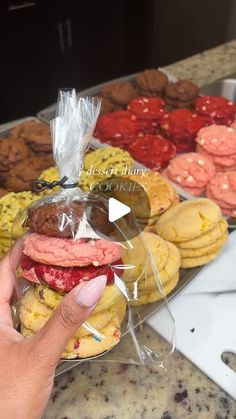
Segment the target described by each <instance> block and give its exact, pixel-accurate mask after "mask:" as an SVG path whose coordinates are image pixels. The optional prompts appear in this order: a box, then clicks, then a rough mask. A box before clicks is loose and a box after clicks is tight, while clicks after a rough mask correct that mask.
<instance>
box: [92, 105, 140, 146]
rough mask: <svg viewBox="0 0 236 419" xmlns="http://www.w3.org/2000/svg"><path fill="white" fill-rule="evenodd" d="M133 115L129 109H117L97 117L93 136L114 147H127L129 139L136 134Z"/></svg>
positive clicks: (136, 129) (136, 127)
mask: <svg viewBox="0 0 236 419" xmlns="http://www.w3.org/2000/svg"><path fill="white" fill-rule="evenodd" d="M135 119H136V118H135V117H134V116H133V115H132V113H131V112H129V111H117V112H112V113H108V114H106V115H101V116H100V117H99V118H98V122H97V125H96V129H95V133H94V137H96V138H98V139H99V140H100V141H102V142H105V143H107V144H111V145H113V146H115V147H121V148H124V149H127V148H128V145H129V143H130V141H131V140H132V139H133V137H135V136H136V135H138V132H139V130H138V126H137V124H136V123H135Z"/></svg>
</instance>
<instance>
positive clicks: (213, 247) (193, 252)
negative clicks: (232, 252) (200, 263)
mask: <svg viewBox="0 0 236 419" xmlns="http://www.w3.org/2000/svg"><path fill="white" fill-rule="evenodd" d="M227 238H228V234H227V233H225V234H224V235H223V236H222V237H221V238H220V239H218V240H216V241H215V243H212V244H210V245H209V246H205V247H199V248H198V249H179V250H180V254H181V257H182V258H193V257H199V256H207V255H210V254H211V253H215V252H217V251H218V250H220V248H221V247H222V246H223V245H224V243H225V242H226V240H227Z"/></svg>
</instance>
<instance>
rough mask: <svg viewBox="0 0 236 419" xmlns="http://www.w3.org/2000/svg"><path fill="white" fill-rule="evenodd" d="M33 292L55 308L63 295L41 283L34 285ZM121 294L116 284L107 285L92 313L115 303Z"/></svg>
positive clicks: (47, 304)
mask: <svg viewBox="0 0 236 419" xmlns="http://www.w3.org/2000/svg"><path fill="white" fill-rule="evenodd" d="M35 293H36V295H37V298H38V299H39V300H40V301H41V303H43V304H44V305H45V306H47V307H49V308H51V309H55V308H56V307H57V306H58V304H59V303H60V302H61V301H62V299H63V297H64V295H65V294H64V293H59V292H58V291H53V290H51V289H50V288H48V287H47V286H45V285H42V284H41V285H36V286H35ZM121 295H122V294H121V292H120V290H119V288H118V287H117V286H116V285H107V286H106V288H105V290H104V292H103V294H102V296H101V298H100V301H99V303H98V305H97V306H96V307H95V309H94V311H93V313H99V312H101V311H105V310H107V309H109V308H110V307H111V306H112V305H113V304H115V303H116V301H117V300H118V299H119V297H120V296H121Z"/></svg>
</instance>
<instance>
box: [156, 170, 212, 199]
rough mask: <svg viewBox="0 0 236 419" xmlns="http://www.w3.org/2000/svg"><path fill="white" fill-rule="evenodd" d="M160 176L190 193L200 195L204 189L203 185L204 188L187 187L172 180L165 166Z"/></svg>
mask: <svg viewBox="0 0 236 419" xmlns="http://www.w3.org/2000/svg"><path fill="white" fill-rule="evenodd" d="M161 176H163V177H164V178H165V179H167V180H171V181H172V182H174V183H175V184H176V185H178V186H180V188H182V189H183V190H184V191H186V192H188V193H189V194H190V195H193V196H201V195H202V194H203V192H204V191H205V187H204V188H188V187H187V186H183V185H181V184H180V183H178V182H176V181H173V180H172V179H171V178H170V176H169V173H168V168H166V169H165V170H163V171H162V172H161Z"/></svg>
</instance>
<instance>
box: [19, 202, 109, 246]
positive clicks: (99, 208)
mask: <svg viewBox="0 0 236 419" xmlns="http://www.w3.org/2000/svg"><path fill="white" fill-rule="evenodd" d="M88 205H90V206H91V212H92V215H91V217H92V218H93V223H94V222H95V219H94V218H96V225H97V227H98V230H100V231H103V232H106V233H109V232H110V231H111V230H112V229H111V225H110V226H109V223H108V222H107V220H108V215H107V211H105V207H104V206H103V205H102V203H96V205H95V203H94V202H93V201H73V202H70V203H69V204H68V203H65V202H64V201H62V202H48V203H44V204H42V205H40V206H37V204H36V205H33V206H32V207H31V208H29V209H28V214H27V219H26V221H25V226H26V227H29V228H30V229H31V230H32V231H35V232H37V233H38V234H45V235H47V236H53V237H67V238H75V236H76V234H77V233H78V228H79V224H80V220H81V217H82V216H83V214H84V211H85V207H86V208H88Z"/></svg>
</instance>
